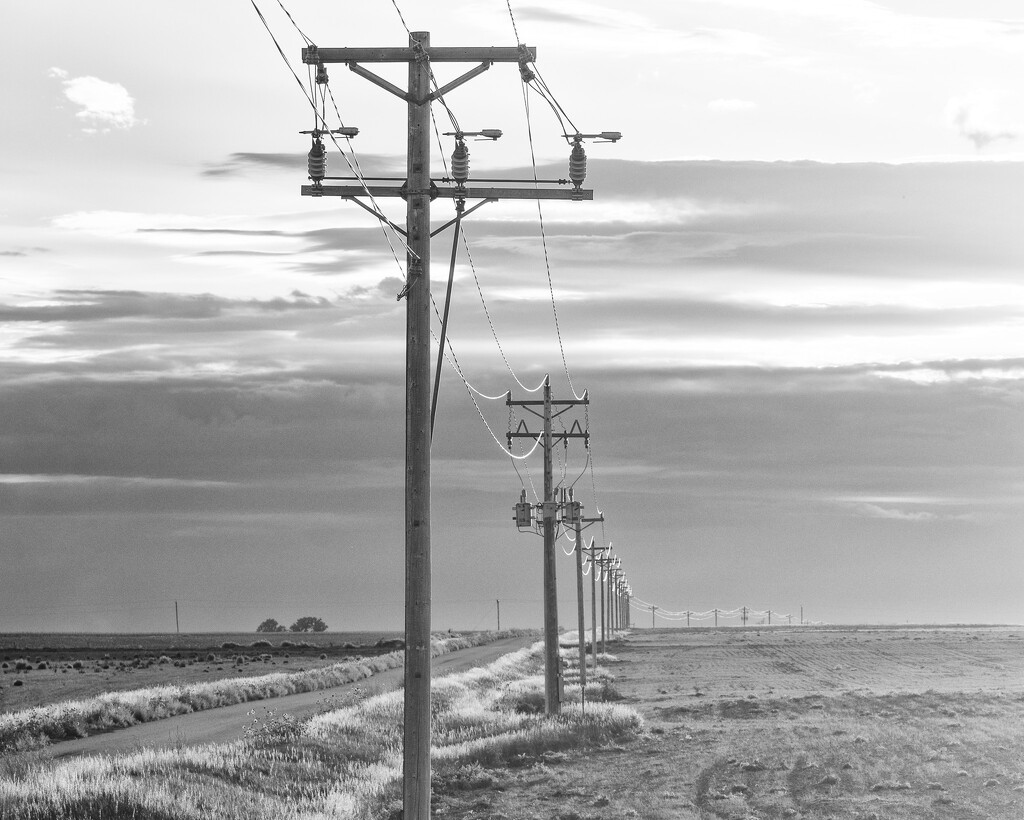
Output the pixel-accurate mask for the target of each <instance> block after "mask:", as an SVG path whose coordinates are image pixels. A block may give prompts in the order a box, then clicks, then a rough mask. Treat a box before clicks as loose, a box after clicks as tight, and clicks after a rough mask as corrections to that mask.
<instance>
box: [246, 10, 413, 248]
mask: <svg viewBox="0 0 1024 820" xmlns="http://www.w3.org/2000/svg"><path fill="white" fill-rule="evenodd" d="M249 2H250V3H251V4H252V7H253V9H254V10H255V12H256V15H257V16H258V17H259V18H260V22H262V23H263V27H264V28H265V29H266V30H267V34H269V35H270V39H271V40H272V41H273V43H274V46H275V47H276V48H277V53H278V54H280V55H281V59H282V60H284V63H285V65H286V66H287V67H288V70H289V71H290V72H291V75H292V77H294V78H295V82H296V83H297V84H298V86H299V89H300V90H301V91H302V95H303V96H304V97H305V98H306V102H308V103H309V105H310V107H311V108H312V109H313V114H314V116H315V117H316V118H317V123H318V127H319V125H320V124H322V125H323V126H324V129H325V130H324V133H325V134H327V135H328V136H329V137H330V138H331V142H332V143H334V147H335V148H337V149H338V152H339V153H340V154H341V156H342V158H343V159H344V160H345V163H346V164H347V165H348V166H349V169H350V170H351V171H352V173H353V174H354V175H355V176H356V178H357V179H358V180H359V182H360V184H361V185H362V187H363V190H364V191H365V192H366V195H367V196H368V197H369V199H370V201H371V202H372V203H373V205H374V208H377V204H376V200H375V199H374V197H373V195H372V194H371V193H370V190H369V188H368V187H367V185H366V182H365V180H364V179H363V176H362V173H361V172H359V171H357V169H356V167H353V165H352V162H351V161H350V160H349V158H348V156H347V154H346V153H345V151H344V150H343V149H342V147H341V144H340V143H339V142H338V140H337V139H336V137H335V135H334V134H332V133H331V129H330V126H329V124H328V123H327V120H326V119H325V118H324V116H323V114H321V112H320V111H319V110H318V109H317V105H316V99H315V98H314V97H313V96H311V95H310V94H309V92H307V91H306V87H305V86H304V85H303V84H302V80H301V79H300V78H299V75H298V74H297V73H296V71H295V69H294V68H293V67H292V63H291V60H289V59H288V56H287V55H286V54H285V53H284V49H283V48H281V44H280V43H279V42H278V40H277V37H276V35H275V34H274V32H273V30H272V29H271V28H270V24H269V23H268V22H267V18H266V17H265V16H264V15H263V12H262V11H261V10H260V7H259V6H258V5H256V0H249ZM278 4H279V5H282V8H283V4H281V0H278ZM288 16H289V19H291V15H288ZM292 24H293V25H295V28H296V30H297V31H298V32H299V34H300V35H301V36H302V37H303V39H305V40H306V41H307V42H308V43H309V44H310V45H311V44H312V41H309V38H307V37H306V35H305V34H303V33H302V30H301V29H299V27H298V25H296V24H295V22H294V20H292ZM331 99H332V100H333V99H334V97H333V94H332V95H331ZM335 110H337V106H336V105H335ZM338 119H339V120H340V119H341V115H340V113H339V115H338ZM346 139H347V138H346ZM349 147H350V148H351V142H350V143H349ZM377 210H378V211H379V210H380V209H379V208H377ZM380 225H381V231H382V232H383V234H384V238H385V239H386V240H387V243H388V246H389V247H390V248H391V254H392V256H393V257H394V258H395V262H396V263H397V264H398V266H399V268H401V265H402V263H401V261H400V260H399V258H398V252H397V251H396V250H395V246H394V243H393V242H392V239H391V236H390V234H389V233H388V232H387V229H386V227H385V224H384V223H383V222H381V223H380ZM396 238H397V239H398V242H399V243H400V244H401V245H402V246H403V247H404V248H405V250H406V251H407V252H408V253H410V254H412V256H414V257H418V254H416V253H415V252H414V251H413V250H412V248H410V247H409V245H408V244H407V243H406V242H405V240H404V239H402V238H401V237H400V236H397V237H396Z"/></svg>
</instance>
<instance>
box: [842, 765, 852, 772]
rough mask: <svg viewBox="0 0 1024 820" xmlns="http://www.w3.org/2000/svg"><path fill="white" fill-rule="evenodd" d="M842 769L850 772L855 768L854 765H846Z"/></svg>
mask: <svg viewBox="0 0 1024 820" xmlns="http://www.w3.org/2000/svg"><path fill="white" fill-rule="evenodd" d="M842 768H843V771H849V770H850V769H852V768H853V764H852V763H844V764H843V766H842Z"/></svg>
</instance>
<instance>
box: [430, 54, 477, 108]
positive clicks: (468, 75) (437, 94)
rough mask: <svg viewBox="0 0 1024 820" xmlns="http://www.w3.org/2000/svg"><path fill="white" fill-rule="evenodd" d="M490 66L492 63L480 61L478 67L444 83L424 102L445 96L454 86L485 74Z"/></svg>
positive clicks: (456, 86)
mask: <svg viewBox="0 0 1024 820" xmlns="http://www.w3.org/2000/svg"><path fill="white" fill-rule="evenodd" d="M490 67H491V63H480V65H478V66H477V67H476V68H471V69H470V70H469V71H467V72H466V73H465V74H463V75H462V76H461V77H456V78H455V79H454V80H452V81H451V82H450V83H447V84H446V85H442V86H441V87H440V88H439V89H437V90H436V91H434V92H433V93H432V94H431V95H430V96H429V97H427V99H425V100H423V102H432V101H433V100H439V99H441V97H443V96H444V95H445V94H447V93H448V92H449V91H451V90H452V89H453V88H458V87H459V86H460V85H462V84H463V83H468V82H469V81H470V80H472V79H473V78H474V77H477V76H479V75H480V74H483V73H484V72H485V71H486V70H487V69H489V68H490ZM423 102H421V103H420V105H422V104H423Z"/></svg>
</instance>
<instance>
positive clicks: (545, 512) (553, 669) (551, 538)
mask: <svg viewBox="0 0 1024 820" xmlns="http://www.w3.org/2000/svg"><path fill="white" fill-rule="evenodd" d="M543 396H544V397H543V399H540V400H536V399H531V400H526V401H512V393H511V392H509V393H508V394H507V395H506V397H505V404H506V405H508V406H509V407H522V408H523V409H525V410H527V411H528V412H530V413H533V414H534V415H535V416H539V417H540V418H541V419H543V422H544V427H543V429H542V431H541V432H540V433H533V432H530V430H529V428H528V426H527V424H526V421H525V420H521V421H520V422H519V426H518V427H517V428H516V429H515V430H509V431H508V446H509V449H511V448H512V439H514V438H530V439H533V440H535V441H537V440H539V441H540V444H541V447H542V448H543V450H544V498H543V500H542V501H541V505H540V509H541V531H542V533H543V535H544V705H545V711H546V713H547V714H549V715H557V714H560V713H561V711H562V662H561V659H560V658H559V656H558V586H557V579H556V577H555V525H556V524H557V523H558V506H559V505H558V503H557V502H556V501H555V486H554V475H553V470H552V458H551V455H552V454H551V448H552V446H553V444H554V443H555V442H556V441H557V442H563V443H564V442H567V441H568V440H569V439H570V438H582V439H583V440H584V441H585V442H586V443H587V444H588V445H589V443H590V433H589V432H588V431H586V430H584V429H583V428H582V427H580V423H579V421H574V422H573V423H572V427H570V428H569V429H568V430H563V431H562V432H560V433H557V434H555V433H552V430H551V422H552V420H553V419H554V418H557V417H558V416H560V415H562V413H565V412H566V411H568V410H570V409H571V408H573V407H576V406H577V405H581V404H583V405H586V404H590V398H589V395H588V394H587V393H586V392H584V393H583V398H582V399H575V398H573V399H559V400H554V399H552V398H551V379H550V378H549V377H547V376H545V377H544V393H543ZM556 406H557V407H559V408H560V409H558V410H557V411H556V410H555V409H554V408H555V407H556ZM534 407H540V408H541V412H539V413H538V412H537V411H536V410H535V409H533V408H534Z"/></svg>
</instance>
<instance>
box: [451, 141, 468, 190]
mask: <svg viewBox="0 0 1024 820" xmlns="http://www.w3.org/2000/svg"><path fill="white" fill-rule="evenodd" d="M452 179H454V180H455V184H456V185H458V186H459V187H462V186H463V185H465V184H466V180H468V179H469V149H468V148H467V147H466V143H464V142H463V141H462V140H459V141H458V143H457V144H456V145H455V151H454V152H452Z"/></svg>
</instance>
